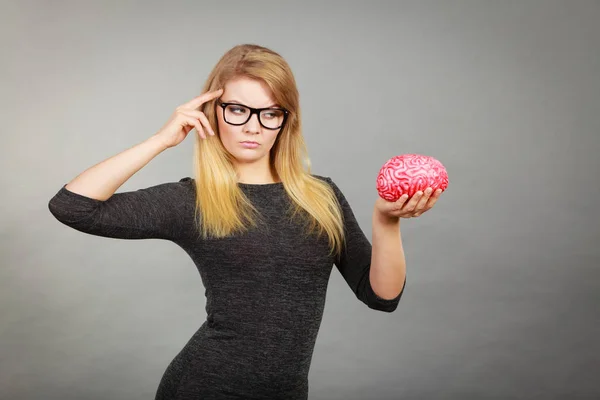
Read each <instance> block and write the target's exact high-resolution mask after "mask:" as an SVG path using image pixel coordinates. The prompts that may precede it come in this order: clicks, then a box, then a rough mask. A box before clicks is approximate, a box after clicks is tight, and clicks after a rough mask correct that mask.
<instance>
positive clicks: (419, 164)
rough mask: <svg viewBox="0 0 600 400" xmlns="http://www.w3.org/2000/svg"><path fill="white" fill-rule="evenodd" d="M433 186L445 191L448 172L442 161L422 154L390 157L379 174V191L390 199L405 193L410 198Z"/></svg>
mask: <svg viewBox="0 0 600 400" xmlns="http://www.w3.org/2000/svg"><path fill="white" fill-rule="evenodd" d="M428 187H431V188H433V191H434V192H435V191H436V190H437V189H442V191H445V190H446V188H447V187H448V173H447V172H446V168H444V166H443V165H442V163H441V162H439V161H438V160H436V159H435V158H433V157H428V156H423V155H420V154H402V155H400V156H396V157H392V158H390V159H389V160H388V161H387V162H386V163H385V164H383V167H381V170H379V174H378V175H377V192H378V193H379V196H381V197H382V198H383V199H385V200H388V201H397V200H398V199H399V198H400V196H402V195H403V194H405V193H406V194H408V198H409V199H410V198H411V197H412V196H413V195H414V194H415V193H416V192H418V191H419V190H421V191H425V189H426V188H428Z"/></svg>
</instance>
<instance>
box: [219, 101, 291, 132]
mask: <svg viewBox="0 0 600 400" xmlns="http://www.w3.org/2000/svg"><path fill="white" fill-rule="evenodd" d="M217 104H218V105H219V106H220V107H221V108H222V109H223V120H224V121H225V122H226V123H228V124H229V125H234V126H240V125H244V124H247V123H248V121H250V118H252V115H254V114H256V118H257V119H258V123H259V124H260V126H262V127H263V128H265V129H268V130H271V131H275V130H277V129H283V126H284V125H285V121H287V117H288V114H289V111H288V110H286V109H285V108H283V107H264V108H253V107H249V106H247V105H244V104H239V103H224V102H222V101H221V99H219V100H218V101H217ZM227 106H240V107H244V108H247V109H249V110H250V114H249V115H248V119H247V120H246V121H244V122H242V123H240V124H234V123H231V122H229V121H227V119H226V118H225V107H227ZM265 110H279V111H283V121H281V125H279V126H278V127H277V128H269V127H266V126H264V125H263V123H262V121H261V120H260V112H261V111H265Z"/></svg>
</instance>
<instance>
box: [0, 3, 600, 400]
mask: <svg viewBox="0 0 600 400" xmlns="http://www.w3.org/2000/svg"><path fill="white" fill-rule="evenodd" d="M0 15H1V17H0V18H1V20H0V33H1V40H2V63H1V67H0V68H1V71H0V77H1V79H2V82H1V87H2V89H1V104H0V106H1V107H0V113H1V116H2V119H1V121H2V146H1V150H0V151H1V152H2V154H1V157H0V163H1V164H0V167H1V168H0V183H1V185H2V188H3V190H2V208H1V210H2V211H1V214H0V218H1V224H0V227H1V228H0V229H1V231H0V233H1V235H2V237H1V239H2V240H1V241H0V251H1V258H0V262H1V264H2V267H1V268H0V317H1V323H0V340H1V348H0V357H1V361H0V362H1V363H0V397H1V398H2V399H63V400H67V399H150V398H153V396H154V393H155V390H156V387H157V385H158V382H159V380H160V377H161V376H162V373H163V372H164V369H165V368H166V366H167V364H168V363H169V362H170V361H171V359H172V358H173V357H174V356H175V354H176V353H177V352H178V351H179V350H180V349H181V347H182V346H183V345H184V344H185V342H186V341H187V340H188V339H189V337H190V336H191V335H192V334H193V332H195V330H196V329H197V328H198V327H199V326H200V324H201V323H202V322H203V321H204V319H205V317H206V314H205V311H204V301H205V298H204V289H203V287H202V283H201V280H200V277H199V275H198V272H197V270H196V269H195V267H194V265H193V263H192V262H191V260H190V259H189V258H188V256H187V255H186V254H185V253H184V252H183V251H181V249H180V248H178V247H177V246H175V245H173V244H172V243H170V242H166V241H159V240H146V241H124V240H114V239H106V238H99V237H94V236H91V235H84V234H81V233H79V232H77V231H75V230H71V229H69V228H67V227H65V226H63V225H61V224H60V223H59V222H58V221H56V220H55V219H54V218H53V217H52V215H51V214H50V213H49V211H48V209H47V203H48V201H49V199H50V198H51V197H52V196H53V195H54V194H55V193H56V192H57V191H58V189H59V188H60V187H61V186H62V185H63V184H64V183H66V182H68V181H69V180H70V179H71V178H73V177H74V176H76V175H77V174H78V173H79V172H81V171H83V170H84V169H86V168H88V167H90V166H91V165H94V164H95V163H97V162H99V161H102V160H104V159H106V158H108V157H109V156H111V155H114V154H116V153H118V152H120V151H122V150H125V149H126V148H128V147H130V146H133V145H135V144H137V143H139V142H141V141H143V140H144V139H146V138H148V137H149V136H150V135H151V134H153V133H155V132H156V131H157V130H158V128H160V126H162V124H163V123H164V122H165V121H166V119H167V118H168V117H169V116H170V114H171V113H172V111H173V110H174V108H175V107H176V106H177V105H179V104H181V103H183V102H185V101H187V100H189V99H191V98H192V97H194V96H195V95H197V94H199V91H200V89H201V87H202V85H203V83H204V80H205V79H206V77H207V75H208V73H209V71H210V70H211V69H212V67H213V66H214V64H215V63H216V62H217V60H218V59H219V57H220V56H221V55H222V54H223V53H224V52H225V51H226V50H228V49H229V48H230V47H232V46H234V45H236V44H239V43H247V42H249V43H258V44H262V45H265V46H267V47H271V48H273V49H274V50H276V51H278V52H280V53H281V54H282V55H283V56H284V57H285V58H286V59H287V60H288V62H289V63H290V64H291V66H292V69H293V71H294V73H295V76H296V79H297V82H298V85H299V89H300V93H301V106H302V111H303V123H304V134H305V136H306V140H307V142H308V146H309V151H310V155H311V159H312V162H313V172H314V173H317V174H321V175H325V176H330V177H332V178H333V179H334V181H336V183H337V184H338V185H339V186H340V188H341V189H342V190H343V191H344V193H345V194H346V196H347V197H348V199H349V201H350V204H351V206H352V207H353V209H354V211H355V213H356V215H357V217H358V219H359V222H360V223H361V226H362V227H363V230H364V231H365V233H366V234H367V236H368V237H369V238H371V220H370V218H371V212H372V208H373V204H374V201H375V199H376V196H377V194H376V191H375V177H376V174H377V172H378V170H379V168H380V167H381V165H383V163H384V162H385V161H386V160H388V159H389V158H390V157H393V156H395V155H399V154H403V153H413V152H416V153H421V154H426V155H431V156H434V157H436V158H437V159H439V160H440V161H442V163H443V164H444V165H445V166H446V168H447V170H448V173H449V177H450V186H449V189H448V191H447V192H446V193H444V195H443V196H442V198H441V199H440V201H439V202H438V204H437V205H436V206H435V207H434V209H433V210H431V211H430V212H428V213H425V214H424V215H423V216H421V217H419V218H416V219H410V220H403V221H402V224H401V230H402V234H403V238H404V246H405V250H406V255H407V262H408V283H407V285H408V286H407V288H406V292H405V296H404V298H403V299H402V301H401V303H400V305H399V308H398V309H397V310H396V311H395V312H394V313H392V314H386V313H381V312H377V311H373V310H370V309H368V308H367V307H365V306H364V305H363V304H362V303H360V302H359V301H358V300H357V299H356V298H355V297H354V295H353V294H352V292H351V291H350V290H349V288H348V287H347V286H346V284H345V282H344V281H343V280H342V278H341V276H340V274H339V272H338V271H337V270H334V271H333V273H332V277H331V281H330V287H329V291H328V296H327V305H326V310H325V316H324V320H323V324H322V327H321V331H320V333H319V337H318V340H317V345H316V348H315V353H314V358H313V364H312V367H311V371H310V376H309V380H310V398H311V399H376V400H380V399H381V400H384V399H488V398H495V399H532V398H536V399H584V398H598V397H600V383H599V382H598V376H599V374H600V360H599V358H600V346H599V343H598V340H599V338H600V316H599V312H598V310H599V303H600V291H599V290H600V271H599V268H600V267H599V264H600V250H599V249H598V247H597V246H598V244H597V243H598V239H600V220H599V217H598V210H597V206H598V198H599V197H598V195H599V194H600V193H599V185H598V183H599V179H598V172H599V171H600V157H599V156H598V152H599V151H600V146H599V144H600V143H599V142H600V140H599V136H600V77H599V75H600V44H599V43H600V24H598V21H599V20H600V3H599V2H598V1H567V0H564V1H532V0H530V1H491V0H490V1H483V0H482V1H436V2H434V1H411V2H409V1H401V2H394V3H392V2H370V3H369V4H367V2H362V3H360V4H358V3H357V4H351V3H347V2H343V3H342V2H339V3H317V2H314V3H306V2H302V3H301V2H299V1H296V2H282V1H280V2H266V1H245V2H234V1H227V2H216V1H210V2H200V1H194V2H187V3H183V2H166V1H165V2H162V3H158V2H152V3H150V2H142V1H139V2H133V1H126V2H117V1H112V2H107V1H104V2H66V1H56V2H44V1H38V2H30V1H13V2H7V1H5V2H2V5H1V8H0ZM192 143H193V139H192V138H191V137H189V138H187V139H186V140H185V141H184V142H183V143H182V144H181V145H179V146H177V147H176V148H173V149H170V150H168V151H166V152H164V153H162V154H161V155H159V156H158V157H157V158H156V159H154V160H153V161H152V162H151V163H150V164H149V165H148V166H146V167H145V168H144V169H142V170H141V171H140V172H139V173H138V174H136V175H135V176H134V177H132V178H131V179H130V180H129V181H128V182H127V183H126V184H125V185H124V186H122V187H121V189H119V191H124V190H134V189H137V188H141V187H145V186H150V185H155V184H158V183H161V182H166V181H173V180H177V179H180V178H181V177H185V176H191V174H192Z"/></svg>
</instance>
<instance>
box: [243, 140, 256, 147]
mask: <svg viewBox="0 0 600 400" xmlns="http://www.w3.org/2000/svg"><path fill="white" fill-rule="evenodd" d="M242 146H243V147H245V148H247V149H255V148H257V147H258V143H256V142H250V141H246V142H242Z"/></svg>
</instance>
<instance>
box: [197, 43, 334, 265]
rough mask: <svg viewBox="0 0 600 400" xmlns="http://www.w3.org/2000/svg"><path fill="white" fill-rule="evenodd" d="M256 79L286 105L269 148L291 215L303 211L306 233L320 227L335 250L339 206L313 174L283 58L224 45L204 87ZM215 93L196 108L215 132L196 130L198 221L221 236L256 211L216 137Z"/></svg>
mask: <svg viewBox="0 0 600 400" xmlns="http://www.w3.org/2000/svg"><path fill="white" fill-rule="evenodd" d="M238 77H247V78H251V79H256V80H261V81H263V82H265V83H266V84H267V86H268V87H269V88H270V90H271V92H272V93H273V96H274V98H275V100H276V102H277V103H279V105H280V106H281V107H283V108H285V109H287V110H288V111H289V115H288V117H287V121H286V123H285V125H284V127H283V128H282V130H281V131H280V132H279V134H278V135H277V138H276V140H275V143H274V144H273V147H272V149H271V153H270V163H271V169H272V171H273V172H274V173H275V174H276V176H278V177H279V178H280V179H281V181H282V183H283V186H284V188H285V191H286V193H287V194H288V195H289V197H290V199H291V200H292V202H291V203H292V205H293V209H292V218H293V217H296V216H297V215H302V216H304V217H305V221H307V222H308V224H307V225H306V226H307V234H313V233H316V234H317V235H318V236H320V235H321V234H322V233H323V232H326V233H327V236H328V238H329V247H330V249H331V252H330V254H333V253H335V254H336V255H339V254H340V251H341V248H342V243H343V241H344V225H343V216H342V213H341V207H340V204H339V201H338V199H337V197H336V194H335V192H334V190H333V188H332V187H331V185H330V184H329V183H328V182H325V181H323V180H322V179H320V178H317V177H315V176H313V175H312V174H311V172H310V170H311V169H310V160H309V158H308V155H307V150H306V144H305V142H304V138H303V136H302V125H301V120H300V104H299V94H298V89H297V87H296V81H295V79H294V76H293V74H292V71H291V69H290V67H289V65H288V63H287V62H286V61H285V60H284V59H283V57H281V56H280V55H279V54H278V53H276V52H274V51H272V50H270V49H267V48H265V47H262V46H258V45H253V44H242V45H238V46H235V47H233V48H232V49H230V50H229V51H227V52H226V53H225V54H224V55H223V56H222V57H221V59H220V60H219V61H218V62H217V64H216V65H215V67H214V68H213V70H212V72H211V73H210V75H209V77H208V79H207V80H206V83H205V85H204V89H203V92H210V91H214V90H218V89H221V88H223V87H224V86H225V83H226V82H227V81H229V80H231V79H233V78H238ZM216 101H217V99H214V100H211V101H208V102H206V103H204V104H203V105H202V107H201V109H200V110H201V111H202V112H203V113H204V114H205V115H206V116H207V118H208V120H209V122H210V124H211V126H212V127H213V129H214V128H217V129H214V130H215V133H217V136H214V137H209V138H208V140H204V139H200V138H199V137H198V135H196V143H195V146H194V172H195V175H196V179H195V185H196V215H197V217H198V218H197V226H198V229H199V232H200V233H201V236H202V238H208V237H213V238H223V237H226V236H229V235H231V234H234V233H236V232H243V231H246V230H247V229H248V226H253V227H255V226H257V218H258V217H259V214H258V211H257V210H256V208H255V207H254V206H253V205H252V203H251V202H250V201H249V200H248V198H247V197H246V196H245V194H244V192H243V191H242V190H241V189H240V187H239V186H238V185H237V174H236V171H235V168H234V166H233V163H232V159H231V154H230V153H229V152H228V151H227V150H226V149H225V147H224V146H223V144H222V143H221V141H220V140H219V139H218V135H219V133H218V123H217V113H216V110H215V105H216Z"/></svg>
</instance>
